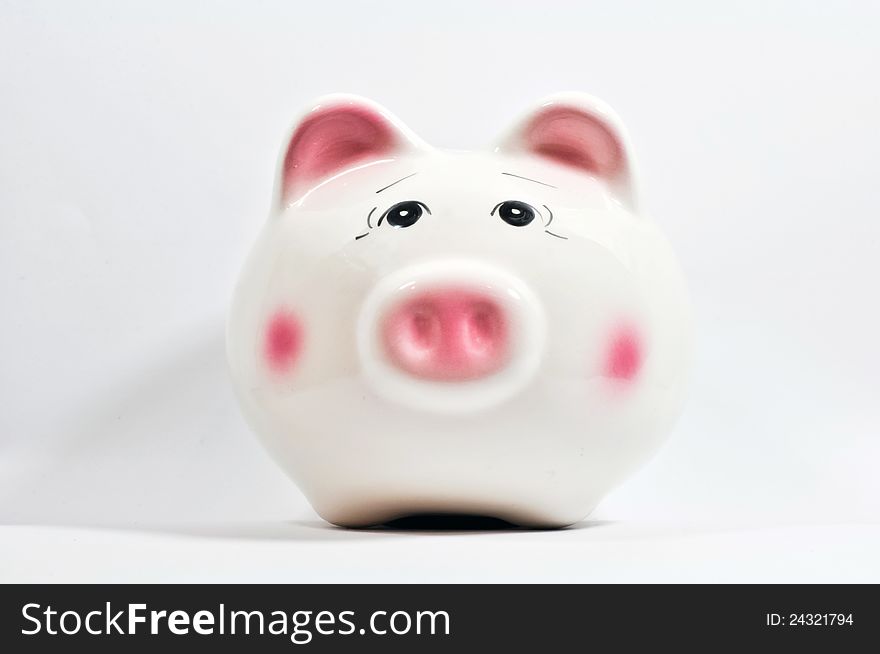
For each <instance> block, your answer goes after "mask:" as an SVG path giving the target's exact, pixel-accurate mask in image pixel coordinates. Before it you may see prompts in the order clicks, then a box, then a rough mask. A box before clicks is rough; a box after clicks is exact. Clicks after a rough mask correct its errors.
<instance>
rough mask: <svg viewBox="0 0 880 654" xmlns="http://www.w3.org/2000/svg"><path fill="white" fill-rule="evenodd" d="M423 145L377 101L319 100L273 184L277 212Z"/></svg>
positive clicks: (287, 146)
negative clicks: (353, 172)
mask: <svg viewBox="0 0 880 654" xmlns="http://www.w3.org/2000/svg"><path fill="white" fill-rule="evenodd" d="M421 147H424V143H422V141H421V140H419V139H418V138H417V137H416V136H415V135H414V134H412V132H410V131H409V130H408V129H407V128H406V127H405V126H403V125H402V124H401V123H400V121H398V120H397V119H396V118H395V117H394V116H392V115H391V114H389V113H388V112H387V111H385V110H384V109H383V108H382V107H380V106H379V105H377V104H376V103H373V102H370V101H369V100H366V99H364V98H359V97H356V96H351V95H332V96H326V97H324V98H320V99H319V100H317V101H316V102H315V103H314V105H313V108H312V109H311V110H310V111H308V112H307V113H306V114H305V115H304V116H303V117H302V119H301V120H300V121H299V122H298V123H297V124H296V125H295V126H294V128H293V130H292V132H291V133H290V136H289V138H288V139H287V141H286V144H285V146H284V148H283V150H282V155H281V159H280V161H279V164H278V173H277V179H276V183H275V201H276V207H277V208H278V209H283V208H284V207H286V206H287V205H289V204H291V203H292V202H294V201H296V200H297V199H299V198H300V197H302V196H303V195H304V194H305V193H306V192H307V191H308V190H310V189H312V188H314V187H315V186H316V185H317V184H318V183H319V182H321V181H323V180H325V179H327V178H329V177H332V176H333V175H336V174H338V173H341V172H343V171H344V170H346V169H349V168H353V167H356V166H361V165H364V164H369V163H370V162H372V161H378V160H380V159H392V158H394V157H396V156H399V155H401V154H405V153H406V152H408V151H412V150H415V149H418V148H421Z"/></svg>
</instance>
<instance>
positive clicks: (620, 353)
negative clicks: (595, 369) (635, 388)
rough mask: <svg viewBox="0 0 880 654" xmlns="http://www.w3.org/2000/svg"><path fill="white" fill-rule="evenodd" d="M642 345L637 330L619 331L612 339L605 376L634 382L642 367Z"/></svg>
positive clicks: (606, 358) (606, 361) (607, 355)
mask: <svg viewBox="0 0 880 654" xmlns="http://www.w3.org/2000/svg"><path fill="white" fill-rule="evenodd" d="M642 358H643V353H642V345H641V343H640V341H639V338H638V335H637V334H636V332H635V330H633V329H631V328H628V327H625V328H621V329H619V330H618V331H617V332H616V333H615V334H614V336H613V337H612V338H611V343H610V345H609V347H608V352H607V354H606V357H605V376H606V377H610V378H612V379H619V380H621V381H632V380H633V379H635V377H636V375H637V374H638V373H639V370H640V369H641V367H642Z"/></svg>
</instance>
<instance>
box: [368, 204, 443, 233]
mask: <svg viewBox="0 0 880 654" xmlns="http://www.w3.org/2000/svg"><path fill="white" fill-rule="evenodd" d="M425 211H427V212H428V213H431V210H430V209H428V207H426V206H425V205H424V204H422V203H421V202H418V201H417V200H405V201H404V202H398V203H397V204H395V205H394V206H393V207H391V208H390V209H388V211H386V212H385V213H383V214H382V217H381V218H379V222H378V223H376V224H377V225H381V224H382V221H383V220H387V221H388V224H389V225H391V226H392V227H409V226H410V225H414V224H415V223H416V221H417V220H418V219H419V218H421V217H422V213H423V212H425Z"/></svg>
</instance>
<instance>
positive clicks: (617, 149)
mask: <svg viewBox="0 0 880 654" xmlns="http://www.w3.org/2000/svg"><path fill="white" fill-rule="evenodd" d="M523 138H524V140H525V143H526V146H527V147H528V148H529V149H530V150H531V151H533V152H535V153H536V154H540V155H542V156H544V157H548V158H549V159H553V160H554V161H558V162H560V163H564V164H566V165H568V166H572V167H574V168H580V169H582V170H586V171H588V172H591V173H593V174H596V175H598V176H600V177H605V178H612V177H615V176H617V175H618V174H620V173H621V172H622V171H623V167H624V165H625V162H624V160H623V146H622V145H621V143H620V141H619V140H618V139H617V137H616V136H615V135H614V133H613V132H612V131H611V129H610V128H608V127H607V126H606V125H605V123H604V122H602V120H601V119H600V118H598V117H595V116H591V115H590V114H587V113H585V112H584V111H582V110H580V109H574V108H569V107H550V108H549V109H546V110H545V111H543V112H541V113H539V114H538V115H537V116H535V117H534V118H532V120H531V121H530V122H529V124H528V126H527V127H526V129H525V132H524V137H523Z"/></svg>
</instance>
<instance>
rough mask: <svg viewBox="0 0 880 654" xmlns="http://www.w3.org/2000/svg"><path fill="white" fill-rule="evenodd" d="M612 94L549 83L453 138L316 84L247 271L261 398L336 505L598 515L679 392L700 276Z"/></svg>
mask: <svg viewBox="0 0 880 654" xmlns="http://www.w3.org/2000/svg"><path fill="white" fill-rule="evenodd" d="M637 201H638V193H637V189H636V182H635V173H634V164H633V160H632V154H631V149H630V147H629V144H628V141H627V138H626V135H625V133H624V131H623V129H622V127H621V125H620V124H619V122H618V120H617V119H616V117H615V116H614V115H613V114H612V113H611V112H610V110H608V108H607V107H605V106H604V105H602V104H601V103H600V102H598V101H596V100H595V99H593V98H590V97H589V96H584V95H579V94H569V95H562V96H555V97H553V98H549V99H547V100H545V101H544V102H542V103H540V105H539V106H538V108H537V109H536V110H534V111H532V112H530V113H528V114H527V115H525V116H524V117H523V118H522V119H521V120H520V121H519V122H517V123H516V124H515V125H514V127H513V129H512V130H510V131H509V132H508V133H507V134H506V135H505V136H504V137H503V138H502V139H501V140H500V141H499V142H498V143H497V145H495V146H493V147H490V148H487V149H485V150H483V151H476V152H467V153H460V152H447V151H442V150H437V149H435V148H432V147H430V146H429V145H427V144H425V143H424V142H422V141H421V140H420V139H419V138H418V137H416V136H415V135H414V134H413V133H412V132H410V131H409V130H408V129H407V128H406V127H405V126H403V125H402V124H401V123H400V122H399V121H398V120H397V119H396V118H394V117H393V116H391V115H390V114H389V113H388V112H386V111H385V110H384V109H382V108H381V107H379V106H377V105H375V104H373V103H371V102H369V101H366V100H363V99H361V98H356V97H352V96H331V97H328V98H325V99H322V100H321V101H319V102H318V103H317V104H316V106H315V108H314V109H312V110H311V111H310V112H308V113H307V114H306V115H305V116H304V117H303V118H302V120H301V121H299V122H298V123H297V124H296V125H295V127H294V129H293V131H292V132H291V135H290V138H288V139H287V140H286V141H285V145H284V148H283V149H282V155H281V159H280V161H279V165H278V175H277V181H276V188H275V199H274V205H273V210H272V215H271V216H270V218H269V220H268V221H267V223H266V224H265V226H264V228H263V230H262V233H261V234H260V236H259V238H258V240H257V243H256V245H255V246H254V248H253V250H252V252H251V255H250V257H249V259H248V261H247V263H246V266H245V268H244V270H243V272H242V276H241V278H240V281H239V283H238V286H237V289H236V292H235V297H234V301H233V306H232V310H231V313H230V319H229V324H228V354H229V361H230V366H231V370H232V376H233V379H234V382H235V386H236V390H237V394H238V397H239V399H240V401H241V404H242V406H243V409H244V412H245V414H246V416H247V418H248V420H249V422H250V423H251V425H252V426H253V428H254V430H255V431H256V432H257V433H258V434H259V435H260V437H261V438H262V440H263V442H264V443H265V445H266V446H267V447H268V449H269V450H270V451H271V452H272V454H273V455H274V457H275V458H276V459H277V460H278V461H279V463H280V464H281V465H282V467H283V468H284V469H285V470H286V471H287V472H288V473H289V474H290V475H291V476H292V477H293V478H294V479H295V480H296V481H297V483H298V484H299V485H300V487H301V488H302V490H303V491H304V493H305V494H306V496H307V497H308V499H309V500H310V502H311V503H312V505H313V506H314V508H315V509H316V510H317V512H318V513H319V514H320V515H321V516H322V517H324V518H325V519H326V520H328V521H330V522H333V523H336V524H339V525H346V526H365V525H371V524H377V523H381V522H385V521H388V520H391V519H394V518H398V517H403V516H407V515H413V514H421V513H465V514H479V515H486V516H492V517H497V518H501V519H504V520H508V521H510V522H512V523H515V524H520V525H526V526H563V525H567V524H571V523H574V522H577V521H579V520H581V519H582V518H583V517H585V516H586V515H587V514H589V512H590V511H591V510H592V509H593V507H594V506H595V505H596V503H597V502H598V501H599V499H600V498H601V497H602V496H603V495H604V494H605V493H606V492H607V491H608V490H609V489H610V488H611V487H612V486H614V485H615V484H616V483H617V482H618V481H620V480H621V479H622V478H623V477H625V476H626V475H627V474H628V473H630V472H631V471H632V470H633V469H634V468H636V467H637V465H638V464H640V463H641V462H642V461H644V460H645V459H646V458H647V457H648V456H649V455H650V454H652V453H653V452H654V451H655V450H656V448H657V447H658V446H659V444H660V443H661V441H662V440H663V439H664V438H665V436H666V434H667V433H668V432H669V430H670V428H671V425H672V423H673V422H674V420H675V418H676V417H677V415H678V413H679V411H680V409H681V406H682V402H683V397H684V391H685V382H686V377H687V368H688V358H689V351H690V341H691V338H690V327H689V316H688V302H687V298H686V292H685V286H684V283H683V280H682V276H681V274H680V272H679V268H678V266H677V264H676V261H675V258H674V256H673V253H672V252H671V250H670V248H669V246H668V244H667V242H666V240H665V239H664V238H663V236H662V235H661V233H660V231H659V230H658V229H657V227H656V225H655V224H654V223H653V222H652V221H651V220H649V219H648V218H646V217H645V216H644V215H642V214H641V213H640V212H639V208H638V205H637Z"/></svg>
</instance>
